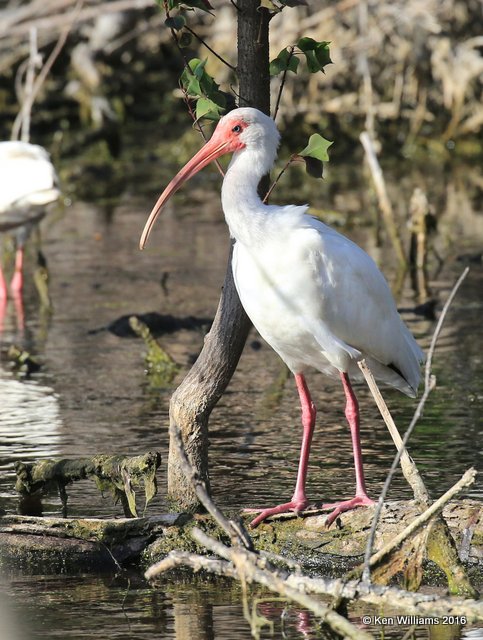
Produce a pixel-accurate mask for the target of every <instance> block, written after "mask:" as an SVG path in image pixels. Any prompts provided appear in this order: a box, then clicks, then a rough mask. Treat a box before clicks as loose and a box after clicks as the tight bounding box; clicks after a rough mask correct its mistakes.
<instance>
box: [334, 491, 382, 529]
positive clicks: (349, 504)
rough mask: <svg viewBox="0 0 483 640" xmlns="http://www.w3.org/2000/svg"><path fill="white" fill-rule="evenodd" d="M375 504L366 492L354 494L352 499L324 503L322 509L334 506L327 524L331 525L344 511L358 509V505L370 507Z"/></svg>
mask: <svg viewBox="0 0 483 640" xmlns="http://www.w3.org/2000/svg"><path fill="white" fill-rule="evenodd" d="M373 504H375V502H374V500H372V499H371V498H369V496H368V495H366V494H363V495H358V496H354V497H353V498H351V499H350V500H341V501H339V502H329V503H327V504H323V505H322V509H332V508H334V511H332V513H331V514H329V515H328V516H327V520H326V525H327V526H328V527H330V525H331V524H332V523H333V522H334V520H335V519H336V518H337V517H338V516H340V514H341V513H343V512H344V511H351V510H352V509H357V507H370V506H371V505H373Z"/></svg>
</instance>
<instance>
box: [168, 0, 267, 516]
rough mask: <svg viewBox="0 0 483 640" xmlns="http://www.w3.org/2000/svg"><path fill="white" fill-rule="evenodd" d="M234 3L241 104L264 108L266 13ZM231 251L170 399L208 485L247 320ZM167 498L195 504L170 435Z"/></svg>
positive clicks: (179, 505) (175, 503)
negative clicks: (211, 444) (207, 321)
mask: <svg viewBox="0 0 483 640" xmlns="http://www.w3.org/2000/svg"><path fill="white" fill-rule="evenodd" d="M237 7H238V11H237V14H238V77H239V91H240V106H253V107H257V108H258V109H260V110H261V111H264V112H265V113H267V114H268V113H269V112H270V78H269V45H268V23H269V13H268V11H267V10H266V9H263V8H260V7H259V2H258V1H257V2H254V1H253V0H237ZM232 251H233V247H232V248H231V250H230V256H229V259H228V266H227V271H226V275H225V281H224V283H223V288H222V292H221V298H220V302H219V304H218V310H217V312H216V316H215V320H214V322H213V326H212V328H211V331H210V333H209V334H208V335H207V336H206V338H205V343H204V346H203V350H202V351H201V354H200V356H199V357H198V359H197V361H196V362H195V364H194V365H193V367H192V369H191V370H190V372H189V373H188V375H187V376H186V378H185V379H184V380H183V382H182V383H181V385H180V386H179V387H178V389H177V390H176V391H175V393H174V394H173V397H172V398H171V403H170V421H171V422H172V423H173V422H174V423H175V424H176V425H177V426H178V428H179V429H180V431H181V436H182V438H183V442H184V445H185V449H186V453H187V454H188V457H189V459H190V461H191V464H192V466H193V468H194V469H195V470H196V472H197V473H198V475H199V477H200V478H201V479H202V480H203V481H204V482H205V483H206V485H207V487H208V488H209V472H208V420H209V417H210V414H211V411H212V410H213V408H214V406H215V405H216V403H217V402H218V400H219V399H220V397H221V396H222V394H223V392H224V391H225V389H226V387H227V386H228V383H229V382H230V380H231V377H232V375H233V373H234V371H235V368H236V366H237V364H238V360H239V359H240V355H241V353H242V351H243V347H244V345H245V341H246V338H247V335H248V331H249V330H250V326H251V325H250V320H249V319H248V316H247V315H246V313H245V311H244V310H243V307H242V306H241V303H240V300H239V298H238V294H237V292H236V289H235V284H234V282H233V274H232V270H231V257H232ZM168 501H169V502H170V504H171V506H172V507H173V508H174V509H177V510H184V511H194V510H196V509H198V507H199V502H198V498H197V496H196V493H195V491H194V489H193V487H192V485H191V482H190V481H189V480H188V479H187V478H186V477H185V475H184V474H183V471H182V469H181V467H180V464H179V459H178V454H177V452H176V447H175V446H173V443H172V441H170V448H169V456H168Z"/></svg>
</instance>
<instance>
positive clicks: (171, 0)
mask: <svg viewBox="0 0 483 640" xmlns="http://www.w3.org/2000/svg"><path fill="white" fill-rule="evenodd" d="M180 7H186V8H188V9H201V10H202V11H207V12H208V13H210V11H211V10H212V9H213V7H212V6H211V4H210V3H209V2H208V0H168V11H171V10H172V9H179V8H180Z"/></svg>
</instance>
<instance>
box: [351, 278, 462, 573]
mask: <svg viewBox="0 0 483 640" xmlns="http://www.w3.org/2000/svg"><path fill="white" fill-rule="evenodd" d="M468 271H469V268H468V267H466V269H465V270H464V271H463V273H462V274H461V276H460V277H459V278H458V280H457V281H456V283H455V285H454V286H453V289H452V290H451V292H450V294H449V296H448V299H447V300H446V302H445V304H444V307H443V310H442V312H441V315H440V317H439V320H438V323H437V325H436V328H435V330H434V333H433V337H432V340H431V344H430V346H429V351H428V355H427V358H426V366H425V370H424V392H423V395H422V396H421V400H420V401H419V403H418V406H417V407H416V411H415V412H414V415H413V418H412V420H411V422H410V424H409V427H408V428H407V431H406V433H405V434H404V438H403V439H402V448H401V449H399V450H398V452H397V454H396V455H395V457H394V460H393V462H392V465H391V468H390V469H389V473H388V474H387V477H386V480H385V482H384V486H383V488H382V491H381V494H380V496H379V499H378V501H377V504H376V508H375V511H374V518H373V521H372V525H371V531H370V534H369V539H368V541H367V546H366V551H365V554H364V570H363V572H362V580H363V581H367V582H368V581H369V579H370V571H371V570H370V559H371V555H372V548H373V546H374V539H375V537H376V529H377V525H378V522H379V518H380V516H381V511H382V507H383V504H384V500H385V499H386V495H387V493H388V491H389V486H390V484H391V481H392V478H393V476H394V473H395V471H396V469H397V467H398V465H399V460H400V459H401V456H402V455H403V453H404V452H405V446H406V444H407V442H408V440H409V437H410V435H411V433H412V432H413V429H414V427H415V426H416V423H417V422H418V420H419V418H420V416H421V413H422V411H423V407H424V405H425V404H426V400H427V399H428V396H429V394H430V393H431V391H432V390H433V389H434V387H435V385H436V378H435V377H434V376H432V375H431V366H432V362H433V354H434V351H435V349H436V343H437V340H438V338H439V335H440V333H441V329H442V327H443V322H444V320H445V318H446V314H447V313H448V309H449V307H450V305H451V303H452V301H453V298H454V297H455V295H456V292H457V291H458V289H459V288H460V286H461V284H462V283H463V281H464V279H465V278H466V276H467V275H468Z"/></svg>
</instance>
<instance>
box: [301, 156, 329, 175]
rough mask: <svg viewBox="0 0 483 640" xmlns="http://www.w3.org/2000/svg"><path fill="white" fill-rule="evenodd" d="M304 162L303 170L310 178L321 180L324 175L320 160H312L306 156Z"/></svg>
mask: <svg viewBox="0 0 483 640" xmlns="http://www.w3.org/2000/svg"><path fill="white" fill-rule="evenodd" d="M304 160H305V170H306V171H307V173H308V174H309V176H312V178H322V177H323V174H324V165H323V164H322V160H317V158H312V157H310V156H307V157H305V158H304Z"/></svg>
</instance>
